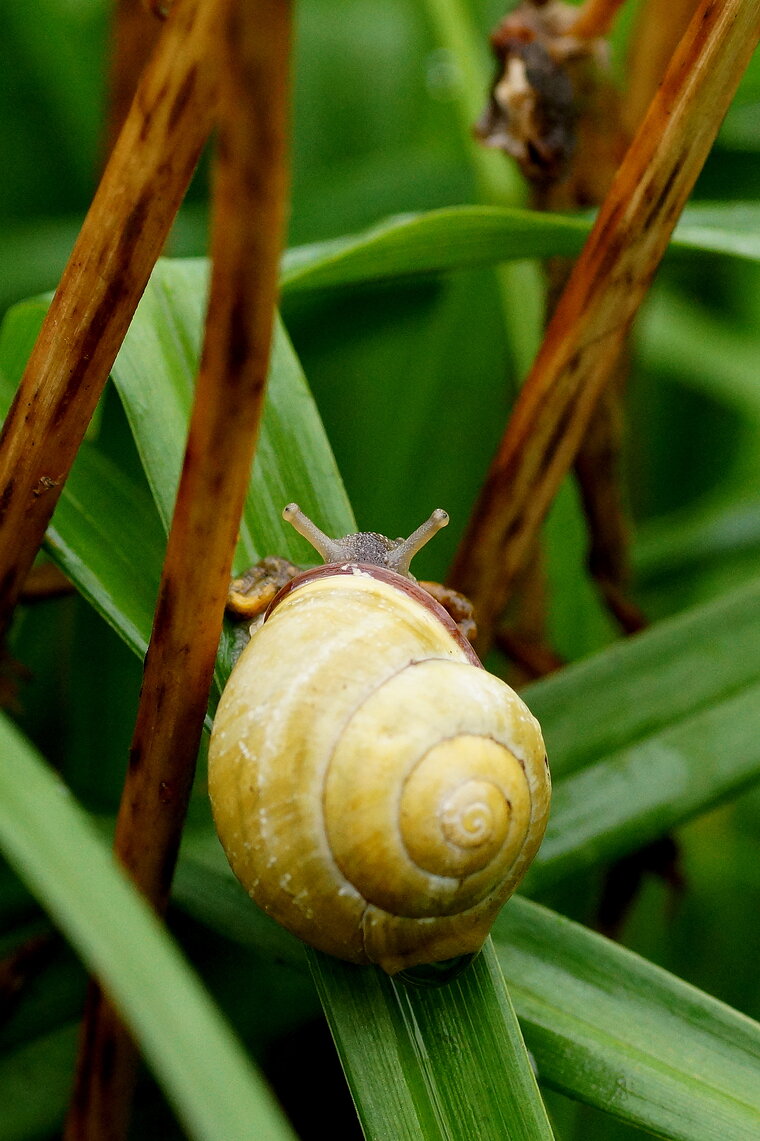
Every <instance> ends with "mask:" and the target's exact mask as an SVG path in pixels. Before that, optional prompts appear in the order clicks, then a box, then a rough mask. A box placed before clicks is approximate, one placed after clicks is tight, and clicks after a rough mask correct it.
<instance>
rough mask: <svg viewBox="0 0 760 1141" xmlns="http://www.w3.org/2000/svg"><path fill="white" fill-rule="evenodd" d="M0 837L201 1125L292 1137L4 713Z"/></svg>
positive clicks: (175, 1097)
mask: <svg viewBox="0 0 760 1141" xmlns="http://www.w3.org/2000/svg"><path fill="white" fill-rule="evenodd" d="M0 758H2V763H0V844H2V847H3V850H4V852H5V855H6V856H7V858H8V859H9V860H10V861H11V863H12V864H13V865H14V867H15V868H16V870H17V871H18V873H19V875H20V876H21V877H22V878H23V879H24V880H25V881H26V882H27V883H28V885H29V886H30V887H31V889H32V890H33V891H34V893H35V895H36V896H37V897H38V899H39V900H40V902H41V903H42V904H43V906H44V907H45V908H46V910H47V911H49V912H50V914H51V916H52V917H53V918H54V920H55V921H56V923H57V924H58V925H59V927H60V928H61V930H62V931H63V932H64V933H65V934H66V935H67V937H68V938H69V939H70V941H71V942H72V943H73V945H74V946H75V947H76V949H77V951H78V952H79V954H80V955H81V956H82V958H83V959H84V960H85V962H86V963H87V964H88V966H90V967H91V968H92V969H93V970H94V971H96V972H97V973H98V975H99V976H100V977H101V978H102V979H103V981H104V983H105V985H106V986H107V987H108V990H109V993H110V994H111V995H112V996H113V999H114V1001H115V1002H116V1003H117V1004H118V1006H119V1009H120V1010H121V1011H122V1013H123V1014H124V1016H125V1017H126V1018H127V1019H128V1020H129V1024H130V1026H131V1027H132V1029H133V1031H134V1032H135V1034H136V1036H137V1038H138V1040H139V1041H140V1043H141V1045H142V1048H143V1050H144V1052H145V1055H146V1057H147V1059H148V1061H149V1062H150V1064H151V1066H152V1068H153V1069H154V1072H155V1073H156V1076H157V1077H158V1079H159V1081H160V1082H161V1083H162V1085H163V1086H164V1088H165V1090H166V1092H167V1094H168V1096H169V1098H170V1100H171V1101H172V1103H173V1104H174V1107H175V1109H176V1110H177V1113H178V1115H179V1116H180V1118H181V1120H182V1121H183V1122H184V1124H185V1126H186V1127H187V1129H188V1130H189V1132H190V1135H191V1136H193V1137H197V1138H203V1139H204V1141H211V1139H213V1138H217V1139H218V1141H230V1139H231V1138H233V1137H246V1136H248V1135H249V1134H250V1132H251V1130H253V1131H255V1132H256V1135H257V1136H261V1137H271V1138H273V1139H274V1138H283V1139H285V1138H289V1137H291V1136H292V1134H291V1133H290V1130H289V1128H288V1126H287V1125H286V1124H285V1122H284V1119H283V1118H282V1116H281V1114H280V1113H279V1111H278V1109H277V1107H276V1105H275V1103H274V1101H273V1100H272V1097H271V1095H270V1094H269V1092H268V1091H267V1089H266V1087H265V1086H264V1083H263V1081H262V1080H261V1078H259V1076H258V1075H257V1073H256V1072H255V1071H254V1070H253V1068H252V1067H251V1065H250V1063H249V1062H248V1060H247V1058H246V1057H245V1055H244V1054H243V1052H242V1051H241V1049H240V1047H239V1045H238V1044H237V1042H236V1041H235V1040H234V1038H233V1036H232V1035H231V1033H230V1031H229V1028H228V1026H227V1024H226V1023H225V1022H224V1020H223V1019H222V1018H221V1017H220V1015H219V1013H218V1011H217V1010H216V1008H215V1007H214V1005H213V1003H212V1002H211V1001H210V999H209V998H208V995H207V994H206V992H205V991H204V990H203V988H202V987H201V986H200V984H199V982H198V980H197V979H196V977H195V975H194V974H193V972H192V971H191V970H190V969H189V967H188V966H187V965H186V963H185V962H184V960H183V959H182V958H181V957H180V955H179V954H178V953H177V950H176V948H175V946H174V944H173V943H172V942H171V940H170V939H169V937H168V936H167V934H166V932H165V930H164V929H163V928H162V926H161V924H160V923H159V921H158V919H157V918H156V917H155V915H154V914H153V913H152V912H151V910H150V909H149V907H148V906H147V904H146V903H145V902H144V901H143V900H142V899H140V898H139V896H138V895H137V893H136V891H135V889H134V888H133V887H132V885H131V884H130V883H129V882H128V881H127V879H126V877H125V875H124V873H123V872H122V871H121V869H120V868H119V867H118V865H117V864H116V862H115V860H114V858H113V856H112V854H111V852H110V851H109V850H108V848H107V847H106V846H105V844H104V843H103V841H102V840H101V839H100V837H99V836H98V834H97V833H96V831H95V829H94V827H93V826H92V825H91V824H90V822H89V820H88V819H87V818H86V816H85V814H84V813H83V812H82V810H81V809H80V808H79V807H78V806H77V805H76V804H75V803H74V801H73V800H72V798H71V797H70V795H69V793H68V790H67V789H66V787H65V786H64V785H62V784H61V783H60V781H59V780H58V779H57V778H56V777H55V776H54V775H53V774H52V773H51V772H50V771H49V770H48V769H47V767H46V766H45V765H44V764H43V762H42V761H41V760H40V759H39V758H38V757H37V755H36V754H35V752H34V750H33V749H32V748H31V746H30V745H28V744H27V742H26V741H25V740H24V738H23V737H22V736H21V734H20V733H19V732H18V731H17V730H16V729H15V728H13V727H12V726H11V725H10V723H9V722H8V721H7V720H6V719H5V718H0Z"/></svg>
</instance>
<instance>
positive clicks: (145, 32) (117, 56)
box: [106, 0, 161, 154]
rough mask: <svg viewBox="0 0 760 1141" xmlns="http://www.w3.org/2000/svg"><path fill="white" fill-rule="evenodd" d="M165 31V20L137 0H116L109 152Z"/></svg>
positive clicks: (108, 139)
mask: <svg viewBox="0 0 760 1141" xmlns="http://www.w3.org/2000/svg"><path fill="white" fill-rule="evenodd" d="M160 33H161V24H160V23H159V21H158V20H157V19H156V18H155V16H153V15H151V14H150V13H149V12H147V11H146V10H145V8H144V7H143V6H142V5H141V4H137V3H136V2H135V0H116V4H115V6H114V11H113V23H112V29H111V59H110V64H109V76H108V86H109V98H108V123H107V138H106V154H110V152H111V150H112V149H113V147H114V144H115V143H116V140H117V139H118V137H119V132H120V131H121V128H122V127H123V125H124V122H125V120H126V118H127V114H128V113H129V108H130V107H131V105H132V99H133V97H134V94H135V90H136V88H137V83H138V80H139V78H140V75H141V74H142V71H143V69H144V67H145V65H146V63H147V62H148V60H149V59H150V56H151V53H152V52H153V49H154V48H155V46H156V43H157V41H158V37H159V35H160Z"/></svg>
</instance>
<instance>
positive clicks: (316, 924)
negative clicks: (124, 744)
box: [209, 509, 550, 973]
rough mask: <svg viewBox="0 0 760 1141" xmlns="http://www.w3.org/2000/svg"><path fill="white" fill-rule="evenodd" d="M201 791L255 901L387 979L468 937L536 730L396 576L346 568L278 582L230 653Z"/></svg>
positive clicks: (523, 843) (533, 775)
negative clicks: (231, 663) (259, 617)
mask: <svg viewBox="0 0 760 1141" xmlns="http://www.w3.org/2000/svg"><path fill="white" fill-rule="evenodd" d="M286 510H287V509H286ZM445 521H446V518H444V522H445ZM440 525H441V522H440V519H439V520H437V525H436V527H435V529H437V526H440ZM415 535H417V532H415ZM423 541H424V539H423ZM386 542H387V540H386ZM410 557H411V556H410ZM209 790H210V794H211V799H212V807H213V812H214V818H215V822H216V827H217V831H218V833H219V836H220V839H221V841H222V844H223V846H224V849H225V851H226V853H227V857H228V859H229V861H230V864H231V866H232V869H233V871H234V872H235V875H236V876H237V877H238V879H239V880H240V881H241V882H242V883H243V885H244V886H245V887H246V888H247V890H248V892H249V894H250V895H251V896H252V898H253V899H254V900H255V901H256V902H257V903H258V904H259V905H260V906H261V907H262V908H263V909H264V910H265V911H267V912H268V913H269V914H270V915H272V916H274V918H275V919H277V920H278V921H279V922H280V923H282V924H283V925H284V926H285V927H287V928H288V929H289V930H290V931H292V932H293V933H294V934H296V935H298V936H299V937H300V938H301V939H304V940H305V941H306V942H308V943H310V944H312V945H313V946H315V947H318V948H320V949H321V950H323V951H327V952H329V953H331V954H333V955H337V956H338V957H340V958H342V959H347V960H349V961H351V962H355V963H378V964H379V965H380V966H381V967H383V968H384V969H385V970H386V971H388V972H390V973H393V972H396V971H399V970H401V969H404V968H407V967H411V966H414V965H415V964H418V963H431V962H437V961H440V960H445V959H449V958H452V957H454V956H456V955H462V954H468V953H474V952H476V951H477V950H479V949H480V947H481V945H482V943H483V941H484V940H485V938H486V936H487V934H488V932H489V930H490V927H491V925H492V923H493V920H494V918H495V916H496V913H497V912H498V910H499V909H500V907H501V905H502V904H503V903H504V901H505V900H506V899H507V897H508V896H509V895H510V894H511V893H512V891H513V890H514V888H515V887H516V885H517V883H518V882H519V880H520V879H521V878H522V876H523V874H524V872H525V870H526V869H527V867H528V865H529V863H530V861H531V860H532V858H533V856H534V855H535V852H536V850H537V849H538V846H539V844H540V842H541V839H542V836H543V832H544V828H545V825H546V819H547V816H548V809H549V796H550V782H549V776H548V769H547V766H546V757H545V751H544V743H543V740H542V737H541V731H540V728H539V725H538V722H537V721H536V720H535V718H534V717H533V716H532V714H531V713H530V712H529V711H528V709H527V707H526V706H525V704H524V703H523V702H522V701H521V699H520V698H519V697H518V696H517V695H516V694H515V693H514V692H513V690H511V689H510V688H509V686H507V685H506V684H505V683H504V682H502V681H501V680H499V679H498V678H496V677H493V676H492V675H491V674H489V673H487V672H486V671H485V670H484V669H483V668H482V667H481V665H480V663H479V662H478V659H477V657H476V656H475V654H474V651H473V650H472V649H471V647H470V646H469V643H467V641H466V640H465V639H464V638H463V637H462V636H461V635H460V634H459V632H458V630H457V628H456V626H455V624H454V622H453V620H452V619H451V618H450V617H449V615H448V614H447V613H446V611H445V610H443V608H442V607H441V606H439V604H438V603H437V602H435V601H434V600H433V599H432V598H431V597H430V596H429V595H428V594H427V593H426V592H425V591H424V590H423V589H422V588H421V587H419V586H418V585H417V584H416V583H415V582H414V581H413V580H411V579H410V578H409V577H407V576H406V575H405V574H404V573H399V571H398V570H390V569H388V568H387V567H381V566H377V565H373V564H368V563H358V562H346V563H336V564H332V565H328V566H324V567H319V568H316V569H315V570H312V571H307V572H305V573H304V574H302V575H300V576H299V577H298V578H296V579H295V580H294V581H293V582H292V583H290V584H289V586H287V587H286V588H285V589H284V590H283V591H281V592H280V594H279V595H278V597H277V598H276V599H275V601H274V603H273V604H272V606H271V607H270V609H269V612H268V614H267V618H266V621H265V622H264V623H263V625H262V626H261V627H260V629H258V630H257V631H256V633H255V634H254V635H253V637H252V639H251V641H250V643H249V644H248V646H247V647H246V648H245V650H244V651H243V652H242V654H241V656H240V658H239V660H238V662H237V664H236V666H235V668H234V670H233V672H232V674H231V676H230V680H229V682H228V684H227V686H226V688H225V691H224V694H223V695H222V699H221V701H220V704H219V709H218V712H217V716H216V721H215V725H214V731H213V734H212V739H211V745H210V750H209Z"/></svg>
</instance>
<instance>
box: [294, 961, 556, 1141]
mask: <svg viewBox="0 0 760 1141" xmlns="http://www.w3.org/2000/svg"><path fill="white" fill-rule="evenodd" d="M309 960H310V963H311V967H312V973H313V975H314V978H315V981H316V983H317V987H318V989H319V992H320V995H321V997H322V999H323V1002H324V1003H325V1010H326V1012H327V1017H328V1020H329V1022H330V1027H331V1029H332V1032H333V1037H334V1038H335V1042H336V1045H337V1047H338V1052H339V1054H340V1056H341V1059H342V1061H343V1068H344V1070H345V1072H346V1077H347V1078H348V1083H349V1086H350V1087H351V1091H352V1093H353V1095H354V1100H355V1102H356V1106H357V1109H358V1112H359V1117H360V1118H361V1121H362V1125H363V1126H364V1132H365V1136H366V1137H367V1138H370V1139H372V1141H375V1139H377V1141H381V1139H390V1138H393V1139H394V1141H396V1139H399V1141H402V1139H406V1141H417V1139H418V1138H431V1139H433V1138H435V1139H439V1138H440V1141H444V1139H446V1141H455V1139H456V1138H462V1141H465V1139H468V1141H469V1139H471V1138H473V1137H477V1138H478V1139H479V1141H491V1139H493V1141H497V1139H499V1141H500V1139H501V1138H504V1137H514V1138H520V1139H525V1141H531V1139H532V1138H536V1139H538V1138H551V1137H552V1136H553V1134H552V1131H551V1127H550V1125H549V1122H548V1119H547V1117H546V1112H545V1110H544V1108H543V1103H542V1102H541V1098H540V1096H539V1093H538V1089H537V1087H536V1080H535V1077H534V1076H533V1072H532V1070H531V1067H530V1063H529V1061H528V1057H527V1054H526V1052H525V1048H524V1046H523V1040H522V1035H521V1033H520V1028H519V1026H518V1023H517V1019H516V1017H515V1013H514V1010H513V1008H512V1004H511V1002H510V1000H509V995H508V994H507V990H506V987H505V986H504V979H503V977H502V974H501V971H500V969H499V966H498V963H497V962H496V958H495V955H494V951H493V947H492V946H491V942H490V940H488V942H487V943H486V945H485V947H484V948H483V950H482V952H481V953H480V955H478V956H477V958H476V959H475V961H474V962H473V963H472V964H471V965H470V966H469V967H468V968H467V969H466V970H465V971H464V972H463V973H462V974H461V975H460V976H459V977H458V978H456V979H454V980H453V981H451V982H449V983H447V984H446V985H445V986H443V987H431V986H418V985H414V984H409V983H405V982H402V981H397V980H396V979H390V978H388V977H387V976H384V975H383V974H382V972H381V971H379V970H376V969H372V968H370V969H367V968H362V967H351V966H348V965H347V964H345V963H340V962H339V961H338V960H337V959H333V958H331V957H330V956H328V955H321V954H318V953H317V952H309Z"/></svg>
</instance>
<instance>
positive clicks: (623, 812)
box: [525, 683, 760, 892]
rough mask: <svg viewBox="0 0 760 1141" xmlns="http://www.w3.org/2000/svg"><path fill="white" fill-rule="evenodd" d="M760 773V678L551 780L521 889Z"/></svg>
mask: <svg viewBox="0 0 760 1141" xmlns="http://www.w3.org/2000/svg"><path fill="white" fill-rule="evenodd" d="M758 780H760V683H758V684H755V685H750V686H747V687H746V688H745V689H743V690H742V691H741V692H740V693H738V694H736V695H734V696H732V697H730V698H728V699H726V700H725V701H720V702H718V703H717V704H716V705H714V706H712V707H708V708H706V709H704V710H702V711H701V712H700V713H698V714H696V715H695V716H693V717H690V718H688V719H687V720H686V721H684V722H682V723H680V724H674V725H673V726H671V727H670V728H669V729H667V730H666V731H664V732H662V733H660V734H658V735H657V736H656V737H654V738H651V739H649V740H646V741H643V742H641V743H640V744H638V745H634V746H632V747H631V748H630V749H624V750H622V751H621V752H620V753H618V754H616V755H614V756H612V757H610V758H608V759H606V760H604V761H600V762H599V763H598V764H596V765H592V766H591V767H590V768H587V769H584V770H583V771H582V772H580V773H577V774H575V775H573V776H571V777H568V778H566V779H565V780H563V781H559V782H558V783H557V785H556V786H555V790H554V795H553V798H552V817H551V820H550V823H549V826H548V828H547V830H546V835H545V837H544V842H543V844H542V846H541V850H540V852H539V854H538V856H537V857H536V860H535V862H534V864H533V865H532V867H531V869H530V871H529V873H528V876H527V877H526V880H525V886H526V890H529V891H533V892H535V891H540V890H542V889H543V888H545V887H546V886H547V885H548V884H552V883H556V882H557V881H558V880H560V879H563V878H565V877H566V876H569V875H571V874H572V873H573V872H575V871H579V870H581V869H582V868H590V867H594V866H595V865H597V864H601V863H605V862H607V861H609V860H612V859H615V858H616V857H618V856H621V855H624V854H625V853H627V852H630V851H635V850H636V849H637V848H639V847H642V846H643V845H644V844H647V843H648V842H649V841H650V840H654V839H655V838H656V837H658V836H662V835H664V834H665V833H666V832H668V831H669V830H670V829H672V828H674V827H675V826H677V825H678V824H681V823H683V822H684V821H686V820H689V819H690V818H691V817H693V816H695V815H697V814H698V813H700V812H704V811H705V810H706V809H707V808H710V807H713V806H714V805H716V804H718V803H720V802H721V801H722V800H725V799H727V798H728V797H729V796H732V795H736V794H738V793H739V792H741V791H742V790H743V789H745V788H746V787H748V786H749V785H751V784H753V783H755V782H757V781H758Z"/></svg>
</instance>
